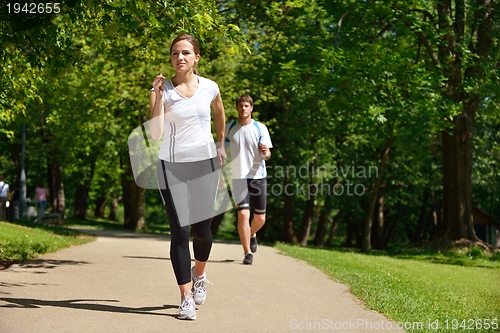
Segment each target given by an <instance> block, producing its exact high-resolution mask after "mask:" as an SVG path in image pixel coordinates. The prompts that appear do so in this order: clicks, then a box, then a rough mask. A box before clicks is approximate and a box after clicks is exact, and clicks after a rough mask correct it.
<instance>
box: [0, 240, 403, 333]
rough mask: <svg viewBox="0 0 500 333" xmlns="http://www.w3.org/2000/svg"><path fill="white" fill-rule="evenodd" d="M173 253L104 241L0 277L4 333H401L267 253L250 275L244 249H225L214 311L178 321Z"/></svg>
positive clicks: (305, 268)
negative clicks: (172, 261)
mask: <svg viewBox="0 0 500 333" xmlns="http://www.w3.org/2000/svg"><path fill="white" fill-rule="evenodd" d="M169 246H170V245H169V239H168V238H166V237H165V236H155V235H144V234H129V233H125V232H99V237H98V238H97V240H96V241H95V242H93V243H89V244H86V245H82V246H75V247H71V248H68V249H65V250H61V251H59V252H57V253H51V254H48V255H45V256H41V257H39V258H38V259H35V260H32V261H30V262H29V263H26V264H22V265H13V266H11V267H10V268H9V269H6V270H3V271H0V332H5V333H31V332H33V333H63V332H64V333H79V332H85V333H89V332H92V333H95V332H103V333H114V332H117V333H118V332H119V333H131V332H138V333H147V332H155V333H157V332H222V333H224V332H252V333H253V332H296V331H307V332H312V331H318V332H319V331H325V332H360V333H361V332H363V333H365V332H366V333H372V332H402V331H398V330H396V329H391V330H388V329H376V328H380V327H387V326H388V320H387V319H386V318H384V317H383V316H381V315H380V314H378V313H376V312H373V311H369V310H366V309H364V307H363V305H362V304H361V303H360V302H359V301H358V300H356V299H355V298H354V297H353V296H352V295H351V294H350V293H349V292H348V288H347V287H346V286H345V285H342V284H339V283H336V282H334V281H332V280H330V279H329V278H328V277H327V276H326V275H325V274H323V273H322V272H320V271H319V270H317V269H315V268H313V267H311V266H309V265H307V264H305V263H304V262H301V261H298V260H295V259H293V258H289V257H287V256H284V255H281V254H279V253H277V251H276V250H275V249H273V248H271V247H266V246H259V249H258V252H257V253H256V254H255V256H254V264H253V265H251V266H247V265H243V264H242V263H241V260H242V254H241V252H242V250H241V246H240V245H239V244H231V243H219V242H217V243H215V244H214V246H213V249H212V253H211V256H210V261H209V264H208V265H207V277H208V279H209V280H210V281H211V282H212V283H213V285H208V296H207V301H206V302H205V304H203V305H200V306H198V311H197V319H196V321H192V322H187V321H183V320H178V319H176V317H175V314H176V312H177V307H178V305H179V292H178V288H177V285H176V283H175V278H174V273H173V271H172V267H171V264H170V259H169ZM370 325H371V326H372V327H373V329H369V328H370ZM392 325H393V326H394V327H395V325H396V324H395V323H392ZM342 326H343V328H342Z"/></svg>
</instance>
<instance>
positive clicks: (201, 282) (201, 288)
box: [191, 266, 212, 305]
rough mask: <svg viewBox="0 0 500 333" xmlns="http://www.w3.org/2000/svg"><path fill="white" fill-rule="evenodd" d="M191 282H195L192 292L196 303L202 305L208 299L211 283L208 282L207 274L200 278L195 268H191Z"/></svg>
mask: <svg viewBox="0 0 500 333" xmlns="http://www.w3.org/2000/svg"><path fill="white" fill-rule="evenodd" d="M191 280H192V282H193V286H192V288H191V292H192V293H193V298H194V302H195V303H196V304H197V305H201V304H203V303H205V300H206V299H207V283H210V281H208V280H207V277H206V274H203V277H198V275H196V272H195V267H194V266H193V267H192V268H191ZM210 284H212V283H210Z"/></svg>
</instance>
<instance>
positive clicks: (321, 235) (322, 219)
mask: <svg viewBox="0 0 500 333" xmlns="http://www.w3.org/2000/svg"><path fill="white" fill-rule="evenodd" d="M328 215H330V214H329V212H326V211H323V212H322V213H321V214H320V216H319V219H318V227H317V228H316V235H315V236H314V241H313V245H314V246H317V247H323V245H324V244H325V236H326V224H327V223H328V220H329V216H328Z"/></svg>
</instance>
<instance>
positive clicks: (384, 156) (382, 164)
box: [361, 137, 392, 252]
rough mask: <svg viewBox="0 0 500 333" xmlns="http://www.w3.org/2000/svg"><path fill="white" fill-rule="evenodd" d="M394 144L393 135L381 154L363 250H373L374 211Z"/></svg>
mask: <svg viewBox="0 0 500 333" xmlns="http://www.w3.org/2000/svg"><path fill="white" fill-rule="evenodd" d="M391 145H392V137H390V138H388V139H387V140H386V143H385V148H384V150H383V151H382V152H381V154H380V162H379V166H378V175H377V179H376V180H375V185H374V186H373V192H372V196H371V199H370V205H369V206H368V210H367V212H366V221H365V225H364V230H363V242H362V245H361V250H362V251H363V252H368V251H370V250H371V247H372V245H371V230H372V222H373V212H374V211H375V204H376V203H377V198H378V190H379V188H380V184H381V182H382V174H383V173H384V167H385V163H386V161H387V159H388V158H389V151H390V149H391Z"/></svg>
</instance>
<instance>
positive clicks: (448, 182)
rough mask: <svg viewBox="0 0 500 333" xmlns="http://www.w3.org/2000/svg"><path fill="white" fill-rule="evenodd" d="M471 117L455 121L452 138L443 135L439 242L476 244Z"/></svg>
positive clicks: (462, 117) (461, 116)
mask: <svg viewBox="0 0 500 333" xmlns="http://www.w3.org/2000/svg"><path fill="white" fill-rule="evenodd" d="M473 121H474V120H473V117H468V116H466V115H464V114H462V115H459V116H457V117H456V118H455V120H454V124H455V128H454V130H453V133H452V134H449V133H447V132H446V131H443V134H442V138H443V228H442V230H441V235H440V238H444V239H451V240H458V239H461V238H466V239H469V240H472V241H477V237H476V234H475V231H474V225H473V221H472V136H473V133H472V131H473Z"/></svg>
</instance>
